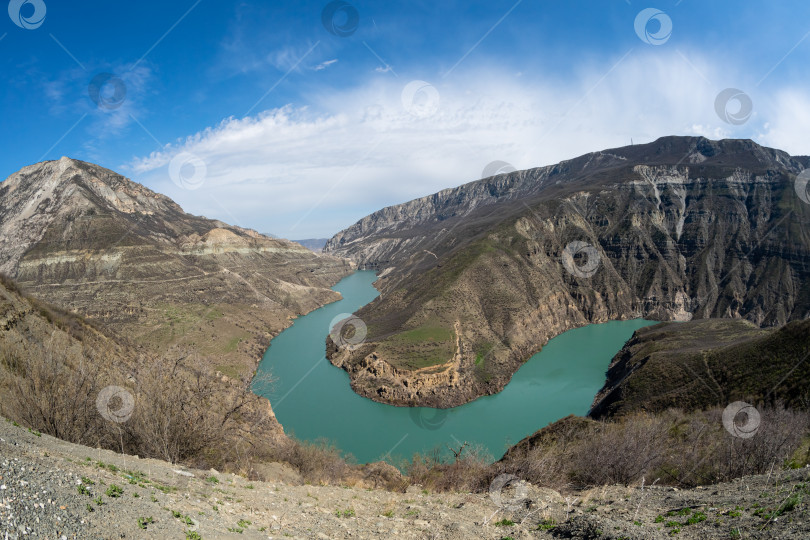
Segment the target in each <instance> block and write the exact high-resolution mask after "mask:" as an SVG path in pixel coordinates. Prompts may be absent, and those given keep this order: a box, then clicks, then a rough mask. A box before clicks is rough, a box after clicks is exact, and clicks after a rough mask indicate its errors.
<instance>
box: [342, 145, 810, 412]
mask: <svg viewBox="0 0 810 540" xmlns="http://www.w3.org/2000/svg"><path fill="white" fill-rule="evenodd" d="M805 161H806V159H805V158H792V157H791V156H789V155H787V154H785V153H784V152H780V151H777V150H772V149H767V148H762V147H760V146H758V145H756V144H755V143H753V142H751V141H708V140H706V139H702V138H683V137H670V138H665V139H660V140H659V141H656V142H655V143H651V144H649V145H640V146H634V147H627V148H622V149H616V150H610V151H608V152H602V153H597V154H589V155H586V156H583V157H581V158H577V159H575V160H571V161H569V162H564V163H561V164H559V165H557V166H554V167H545V168H542V169H534V170H530V171H522V172H519V173H512V174H508V175H503V176H500V177H496V178H494V179H485V180H482V181H480V182H476V183H473V184H468V185H467V186H462V187H461V188H457V189H456V190H446V191H444V192H441V193H439V194H436V195H434V196H432V197H427V198H423V199H419V200H417V201H412V202H411V203H407V204H406V205H402V206H401V207H394V208H389V209H385V210H382V211H380V212H378V213H376V214H374V215H372V216H369V217H368V218H365V219H364V220H361V222H359V223H358V224H356V225H355V226H353V227H352V228H350V229H347V230H346V231H344V232H342V233H341V234H339V235H337V236H336V237H335V238H333V239H332V240H331V241H330V243H329V244H328V245H327V251H328V252H331V253H336V254H341V255H346V256H350V257H352V258H353V259H354V260H355V261H357V262H358V264H364V265H367V266H370V267H375V268H378V269H379V270H381V274H380V275H381V277H380V279H379V280H378V282H377V284H376V285H377V286H378V288H379V289H380V290H381V292H382V294H381V296H380V298H378V299H377V300H375V301H374V302H373V303H372V304H370V305H369V306H366V307H365V308H363V309H362V310H360V311H359V312H358V313H357V315H358V316H359V317H360V318H362V319H363V320H364V321H365V323H366V324H367V326H368V328H369V339H368V340H367V342H366V343H364V344H362V345H359V346H355V347H340V348H338V347H334V345H333V346H332V347H331V349H330V355H329V356H330V358H331V359H332V362H333V363H335V364H336V365H339V366H341V367H343V368H344V369H346V370H347V371H348V372H349V373H350V375H351V379H352V386H353V388H354V389H355V391H357V392H358V393H360V394H362V395H364V396H367V397H370V398H372V399H376V400H379V401H384V402H389V403H394V404H398V405H429V406H437V407H449V406H455V405H459V404H462V403H464V402H467V401H470V400H471V399H474V398H475V397H478V396H481V395H485V394H491V393H494V392H497V391H499V390H501V389H502V388H503V386H504V385H505V384H506V383H507V382H508V381H509V379H510V378H511V376H512V374H513V373H514V372H515V371H516V370H517V369H518V368H519V367H520V365H521V364H522V363H523V362H524V361H525V360H526V359H528V358H529V357H530V356H531V355H532V354H533V353H535V352H537V351H538V350H539V349H540V348H541V347H542V346H543V345H544V344H545V343H546V342H547V341H548V340H549V339H550V338H552V337H554V336H556V335H558V334H560V333H562V332H564V331H566V330H569V329H571V328H574V327H577V326H581V325H585V324H588V323H594V322H604V321H608V320H616V319H629V318H637V317H645V318H648V319H654V320H661V321H687V320H691V319H702V318H716V317H724V318H737V319H745V320H748V321H751V322H752V323H754V324H756V325H758V326H776V325H782V324H784V323H786V322H788V321H790V320H795V319H804V318H807V317H808V316H810V286H809V285H808V277H810V204H807V203H806V202H805V201H804V200H803V199H802V198H801V197H800V196H799V193H798V192H797V190H796V189H795V179H796V175H797V174H799V173H800V172H801V171H802V170H803V169H804V168H805V166H806V163H805ZM410 214H413V215H414V216H415V217H414V219H413V220H412V221H409V219H408V215H410ZM435 328H443V329H446V330H447V332H450V333H452V335H453V337H452V341H455V343H457V344H456V345H455V346H453V347H451V348H449V349H448V345H450V343H451V340H450V339H449V338H448V339H447V340H445V342H444V343H441V342H440V341H441V340H436V342H435V343H434V344H433V345H434V346H433V347H432V349H431V347H422V348H421V349H420V350H419V351H414V348H413V346H412V345H411V343H410V341H409V339H407V338H408V337H409V336H411V335H421V334H420V333H424V332H425V331H426V329H435ZM431 332H432V333H433V334H435V335H440V334H439V333H438V332H437V331H434V330H431ZM448 350H449V351H450V352H449V353H448V352H447V351H448ZM417 353H418V354H417ZM417 356H418V358H417ZM417 360H418V361H417ZM386 364H387V365H388V366H390V368H391V369H388V368H386V367H385V365H386ZM426 368H428V369H426ZM440 373H442V375H441V376H439V374H440Z"/></svg>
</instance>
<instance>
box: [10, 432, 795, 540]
mask: <svg viewBox="0 0 810 540" xmlns="http://www.w3.org/2000/svg"><path fill="white" fill-rule="evenodd" d="M0 456H2V457H0V535H2V536H3V538H9V539H18V538H31V537H35V538H40V537H42V538H70V539H74V538H82V539H103V538H202V539H210V538H240V539H243V538H287V537H289V538H325V539H326V538H334V539H338V538H341V539H342V538H361V539H372V538H383V537H388V536H392V537H393V536H395V537H398V538H413V539H424V538H442V539H459V540H460V539H467V538H487V539H494V540H497V539H504V538H516V539H528V538H578V539H591V540H596V539H599V540H618V539H620V538H621V539H632V540H641V539H645V540H646V539H658V538H661V539H663V538H671V537H672V535H673V534H677V537H678V538H701V539H703V538H753V539H757V538H763V539H764V538H778V539H794V538H804V537H807V536H808V535H809V534H810V520H808V504H807V500H808V496H810V491H809V490H808V487H807V486H808V481H810V475H808V472H807V469H800V470H792V471H777V472H775V473H774V474H770V475H763V476H749V477H745V478H741V479H739V480H736V481H734V482H730V483H725V484H718V485H714V486H708V487H700V488H697V489H689V490H677V489H675V488H671V487H661V486H656V485H653V486H650V485H645V486H634V487H624V486H604V487H599V488H594V489H590V490H586V491H571V492H565V493H563V494H561V493H559V492H556V491H554V490H551V489H547V488H541V487H537V486H534V485H531V484H529V483H526V482H520V481H519V479H517V478H513V479H511V478H510V479H509V483H508V484H505V485H502V484H504V480H505V479H503V478H502V479H501V480H500V481H497V482H493V484H492V485H491V486H490V489H489V490H488V491H486V492H484V493H436V494H434V493H428V492H426V491H424V490H422V489H421V488H420V487H419V486H411V487H409V488H408V490H407V492H406V493H396V492H385V491H381V490H377V489H370V488H372V487H373V486H371V485H368V486H367V485H366V484H364V483H363V482H360V483H358V484H357V485H356V486H354V487H350V486H343V487H340V486H311V485H302V484H301V482H300V479H298V478H297V477H296V475H295V473H293V472H292V471H290V470H288V469H286V468H283V467H277V468H275V469H274V470H272V471H269V472H268V474H267V476H268V481H266V482H259V481H253V480H248V479H245V478H243V477H240V476H234V475H230V474H222V473H219V472H217V471H213V470H209V471H200V470H194V469H187V468H185V467H178V466H176V465H172V464H169V463H166V462H162V461H157V460H152V459H142V458H138V457H137V456H131V455H125V454H118V453H115V452H110V451H108V450H97V449H93V448H88V447H85V446H80V445H75V444H70V443H66V442H64V441H60V440H58V439H54V438H52V437H49V436H47V435H41V436H38V435H37V434H36V433H31V432H29V431H27V430H25V429H23V428H20V427H15V426H13V425H12V424H11V423H8V422H7V421H5V420H2V419H0ZM116 488H117V489H116ZM195 534H196V536H195Z"/></svg>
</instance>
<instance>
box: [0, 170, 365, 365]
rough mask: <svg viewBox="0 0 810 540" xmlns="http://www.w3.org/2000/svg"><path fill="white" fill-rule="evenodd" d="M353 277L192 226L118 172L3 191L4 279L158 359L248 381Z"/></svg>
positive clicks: (280, 243)
mask: <svg viewBox="0 0 810 540" xmlns="http://www.w3.org/2000/svg"><path fill="white" fill-rule="evenodd" d="M351 271H352V265H351V264H350V263H348V262H347V261H345V260H341V259H338V258H335V257H332V256H322V255H317V254H314V253H312V252H310V251H309V250H307V249H305V248H304V247H302V246H300V245H298V244H295V243H292V242H289V241H286V240H280V239H271V238H267V237H265V236H262V235H260V234H258V233H256V232H254V231H251V230H246V229H242V228H239V227H234V226H230V225H227V224H225V223H222V222H219V221H213V220H210V219H206V218H204V217H198V216H192V215H189V214H187V213H185V212H183V210H182V209H181V208H180V207H179V206H178V205H177V204H175V203H174V202H173V201H171V200H170V199H169V198H167V197H165V196H163V195H160V194H157V193H154V192H152V191H150V190H149V189H147V188H145V187H143V186H141V185H139V184H137V183H135V182H132V181H130V180H128V179H126V178H124V177H122V176H121V175H118V174H116V173H114V172H113V171H110V170H107V169H104V168H101V167H98V166H96V165H92V164H89V163H84V162H81V161H76V160H72V159H69V158H62V159H61V160H59V161H49V162H44V163H39V164H36V165H32V166H30V167H25V168H24V169H22V170H20V171H19V172H17V173H15V174H13V175H11V176H10V177H9V178H8V179H6V180H5V181H4V182H3V183H2V184H0V272H2V273H4V274H6V275H8V276H10V277H11V278H13V279H14V280H15V281H16V282H17V283H18V284H19V285H20V286H21V287H22V288H23V289H24V290H26V291H27V292H29V293H31V294H33V295H35V296H36V297H38V298H41V299H44V300H46V301H48V302H51V303H53V304H55V305H58V306H62V307H65V308H66V309H69V310H72V311H75V312H77V313H80V314H82V315H84V316H86V317H87V318H89V319H90V320H92V321H97V322H99V323H101V324H103V325H104V326H105V327H106V328H109V329H111V330H113V331H116V332H118V333H119V334H120V335H125V336H126V337H127V338H128V339H131V340H133V341H134V342H136V343H139V344H142V345H144V346H147V347H151V348H153V349H158V350H165V349H166V348H167V347H169V346H173V345H180V346H184V347H188V348H192V349H194V350H196V351H197V352H198V353H199V354H200V356H201V358H203V359H204V360H205V359H207V360H210V362H211V366H212V367H213V368H214V369H216V370H218V371H220V372H221V373H222V374H224V375H227V376H230V377H247V376H250V375H252V373H253V370H254V369H255V367H256V363H257V362H258V361H259V359H260V358H261V354H262V352H263V350H264V347H265V346H266V345H267V342H268V340H269V338H270V337H271V336H273V335H275V334H276V333H278V332H279V331H281V330H282V329H283V328H284V327H286V326H288V325H289V324H290V322H289V321H290V319H291V318H292V317H295V316H297V315H299V314H302V313H306V312H308V311H311V310H313V309H315V308H317V307H319V306H321V305H323V304H325V303H327V302H331V301H334V300H336V299H337V298H338V297H339V295H338V294H337V293H335V292H333V291H331V290H330V289H329V287H330V286H332V285H334V284H335V283H336V282H337V281H338V280H339V279H340V278H342V277H343V276H345V275H347V274H348V273H350V272H351Z"/></svg>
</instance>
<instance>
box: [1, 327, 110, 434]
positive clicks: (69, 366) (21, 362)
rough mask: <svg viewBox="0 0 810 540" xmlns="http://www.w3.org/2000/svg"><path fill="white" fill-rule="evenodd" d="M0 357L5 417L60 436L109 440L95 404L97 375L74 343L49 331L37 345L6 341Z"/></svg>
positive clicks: (59, 333) (94, 368)
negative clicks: (46, 336)
mask: <svg viewBox="0 0 810 540" xmlns="http://www.w3.org/2000/svg"><path fill="white" fill-rule="evenodd" d="M0 359H1V360H2V364H3V366H4V367H5V368H6V370H5V376H4V383H3V386H4V388H5V390H4V392H3V393H4V394H5V396H6V397H5V398H4V399H3V400H2V401H3V403H2V412H3V414H4V415H5V416H8V417H10V418H12V419H15V420H17V421H19V422H20V423H22V424H24V425H26V426H30V427H33V428H36V429H37V430H39V431H41V432H43V433H47V434H48V435H53V436H54V437H58V438H60V439H64V440H66V441H70V442H74V443H79V444H86V445H96V444H108V443H109V434H108V433H107V431H106V430H105V429H104V426H103V424H102V422H101V418H100V417H99V415H98V413H97V411H96V404H95V399H96V394H97V392H98V390H99V383H100V380H101V374H100V373H99V370H98V369H97V367H96V366H97V363H96V362H95V361H94V360H93V359H92V358H89V357H88V356H86V354H85V351H83V349H82V347H81V346H80V345H78V344H77V343H75V342H72V341H71V340H70V339H69V338H68V336H66V335H65V334H63V333H61V332H53V333H52V334H51V337H50V339H49V340H48V341H46V342H45V343H43V344H41V345H39V346H37V345H35V344H31V343H26V344H25V345H23V344H9V343H6V344H5V345H4V347H3V349H2V350H0Z"/></svg>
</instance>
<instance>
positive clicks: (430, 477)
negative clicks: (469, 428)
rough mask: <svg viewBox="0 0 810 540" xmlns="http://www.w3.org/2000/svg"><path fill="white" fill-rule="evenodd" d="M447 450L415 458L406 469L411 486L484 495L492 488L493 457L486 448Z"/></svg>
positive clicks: (463, 446)
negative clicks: (475, 492)
mask: <svg viewBox="0 0 810 540" xmlns="http://www.w3.org/2000/svg"><path fill="white" fill-rule="evenodd" d="M448 450H449V453H448V452H442V450H441V449H439V448H435V449H433V450H432V451H430V452H427V453H425V454H417V455H415V456H414V457H413V458H412V459H411V461H410V463H408V464H407V466H406V467H405V469H406V470H407V473H408V476H409V478H410V481H411V483H414V484H419V485H422V486H424V487H425V488H427V489H430V490H432V491H481V490H483V489H485V488H486V487H487V486H488V485H489V477H490V470H491V469H492V467H491V465H490V463H491V462H492V456H491V455H490V454H489V453H488V452H487V451H486V450H485V449H484V448H483V447H481V446H478V445H473V446H470V445H468V444H467V443H463V444H462V445H461V446H460V447H456V448H448Z"/></svg>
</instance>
